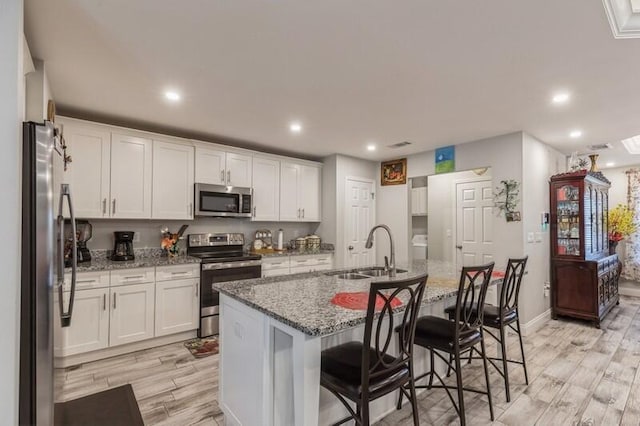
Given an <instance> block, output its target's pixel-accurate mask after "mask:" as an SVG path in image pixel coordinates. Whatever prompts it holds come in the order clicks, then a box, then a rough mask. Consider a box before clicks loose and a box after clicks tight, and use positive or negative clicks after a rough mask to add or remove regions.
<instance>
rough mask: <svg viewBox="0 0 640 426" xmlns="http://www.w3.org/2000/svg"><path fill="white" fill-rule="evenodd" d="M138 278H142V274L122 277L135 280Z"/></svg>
mask: <svg viewBox="0 0 640 426" xmlns="http://www.w3.org/2000/svg"><path fill="white" fill-rule="evenodd" d="M138 278H144V275H129V276H128V277H122V279H123V280H135V279H138Z"/></svg>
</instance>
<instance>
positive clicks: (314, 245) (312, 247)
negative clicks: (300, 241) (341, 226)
mask: <svg viewBox="0 0 640 426" xmlns="http://www.w3.org/2000/svg"><path fill="white" fill-rule="evenodd" d="M306 240H307V251H308V252H310V253H319V252H320V237H318V236H317V235H309V236H308V237H307V238H306Z"/></svg>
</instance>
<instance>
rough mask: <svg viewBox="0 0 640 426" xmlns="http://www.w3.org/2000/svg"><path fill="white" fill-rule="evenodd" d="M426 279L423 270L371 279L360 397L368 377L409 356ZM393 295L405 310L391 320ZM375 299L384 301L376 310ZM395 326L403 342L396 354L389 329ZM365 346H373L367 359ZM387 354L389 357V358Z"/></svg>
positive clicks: (393, 367)
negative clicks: (412, 274)
mask: <svg viewBox="0 0 640 426" xmlns="http://www.w3.org/2000/svg"><path fill="white" fill-rule="evenodd" d="M426 283H427V274H424V275H421V276H419V277H417V278H412V279H408V280H394V281H382V282H374V283H371V287H370V289H369V304H368V306H367V317H366V320H365V327H364V339H363V340H364V341H363V351H362V382H361V383H362V392H363V399H365V398H364V397H365V396H366V395H365V394H366V392H367V390H368V388H369V382H370V381H371V379H375V378H376V377H377V376H388V375H389V372H394V371H397V370H398V369H399V368H401V367H402V365H407V363H408V362H409V361H410V360H411V358H412V353H413V340H414V337H415V330H416V320H417V318H418V314H419V311H420V305H421V304H422V296H423V294H424V290H425V287H426ZM396 297H397V298H398V299H400V300H401V301H402V303H403V306H404V307H405V310H404V312H403V313H402V316H401V320H400V322H399V323H396V324H394V314H393V309H394V308H393V307H392V305H391V303H392V301H393V300H394V298H396ZM377 300H382V301H383V302H384V304H383V306H382V309H380V310H377V309H376V301H377ZM396 322H397V318H396ZM398 326H400V327H398ZM396 327H398V328H399V333H404V334H403V335H402V336H401V337H402V338H401V339H400V341H402V342H404V344H403V347H401V348H398V351H397V355H396V354H395V353H391V352H392V351H391V350H390V349H391V348H390V345H391V341H392V338H393V337H394V332H393V331H394V329H395V328H396ZM368 348H373V349H374V351H373V359H370V358H371V354H372V352H371V351H369V350H368ZM389 356H391V357H393V358H389ZM389 359H393V361H391V362H388V361H389Z"/></svg>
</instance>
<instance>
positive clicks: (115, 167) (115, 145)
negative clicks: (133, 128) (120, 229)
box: [110, 133, 153, 219]
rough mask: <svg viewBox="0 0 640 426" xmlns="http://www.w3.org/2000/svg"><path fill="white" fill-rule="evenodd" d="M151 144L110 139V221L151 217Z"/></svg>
mask: <svg viewBox="0 0 640 426" xmlns="http://www.w3.org/2000/svg"><path fill="white" fill-rule="evenodd" d="M152 149H153V144H152V142H151V140H149V139H144V138H139V137H135V136H129V135H121V134H115V133H113V134H112V135H111V206H110V207H111V217H114V218H126V219H135V218H150V217H151V188H152V186H151V177H152V173H151V167H152V155H151V151H152Z"/></svg>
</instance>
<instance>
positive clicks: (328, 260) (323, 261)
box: [316, 254, 333, 265]
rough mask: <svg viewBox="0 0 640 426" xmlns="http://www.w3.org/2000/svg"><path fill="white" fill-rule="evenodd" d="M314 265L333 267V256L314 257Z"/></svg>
mask: <svg viewBox="0 0 640 426" xmlns="http://www.w3.org/2000/svg"><path fill="white" fill-rule="evenodd" d="M316 265H333V255H332V254H324V255H318V256H316Z"/></svg>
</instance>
